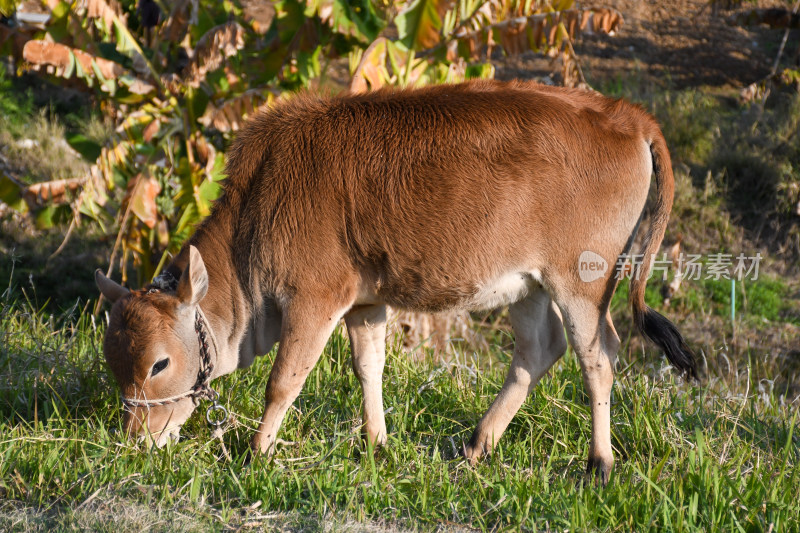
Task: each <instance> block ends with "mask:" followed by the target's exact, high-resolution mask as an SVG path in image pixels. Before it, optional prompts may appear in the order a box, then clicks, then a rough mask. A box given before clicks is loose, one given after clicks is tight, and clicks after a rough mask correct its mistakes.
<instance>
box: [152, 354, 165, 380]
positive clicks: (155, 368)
mask: <svg viewBox="0 0 800 533" xmlns="http://www.w3.org/2000/svg"><path fill="white" fill-rule="evenodd" d="M168 366H169V358H167V359H162V360H161V361H159V362H157V363H156V364H154V365H153V370H152V371H150V375H151V376H155V375H156V374H158V373H159V372H161V371H162V370H164V369H165V368H167V367H168Z"/></svg>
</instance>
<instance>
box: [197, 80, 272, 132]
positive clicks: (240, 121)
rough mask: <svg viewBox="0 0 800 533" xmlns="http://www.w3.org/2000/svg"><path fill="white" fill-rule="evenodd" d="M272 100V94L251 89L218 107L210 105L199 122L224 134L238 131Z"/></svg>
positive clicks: (221, 103)
mask: <svg viewBox="0 0 800 533" xmlns="http://www.w3.org/2000/svg"><path fill="white" fill-rule="evenodd" d="M272 99H273V94H272V93H269V92H268V93H266V94H265V93H264V91H263V90H262V89H251V90H249V91H247V92H245V93H243V94H241V95H239V96H237V97H235V98H231V99H230V100H225V101H223V102H219V103H217V104H216V105H215V104H213V103H209V104H208V106H207V107H206V111H205V113H203V116H202V117H200V118H199V119H197V121H198V122H200V123H201V124H203V125H204V126H206V127H212V126H213V127H214V128H216V129H218V130H219V131H222V132H228V131H238V130H239V128H241V127H242V125H244V122H245V120H246V119H247V117H248V116H250V115H252V114H253V113H255V112H256V111H258V109H259V108H260V107H261V106H263V105H267V104H269V103H270V102H271V101H272Z"/></svg>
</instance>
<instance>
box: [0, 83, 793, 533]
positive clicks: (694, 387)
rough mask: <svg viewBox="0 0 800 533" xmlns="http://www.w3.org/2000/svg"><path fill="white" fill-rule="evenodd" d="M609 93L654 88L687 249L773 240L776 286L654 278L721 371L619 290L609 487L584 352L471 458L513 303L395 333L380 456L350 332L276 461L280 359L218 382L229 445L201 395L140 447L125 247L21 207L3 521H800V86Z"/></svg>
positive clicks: (501, 363) (654, 288) (7, 329)
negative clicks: (89, 310) (121, 335)
mask: <svg viewBox="0 0 800 533" xmlns="http://www.w3.org/2000/svg"><path fill="white" fill-rule="evenodd" d="M3 83H8V80H5V81H4V80H3V77H2V75H0V112H2V114H3V115H4V116H8V117H13V120H11V119H9V120H8V121H6V122H5V124H6V126H4V127H6V132H7V135H8V136H10V137H9V138H10V139H12V140H15V139H18V138H20V136H21V135H22V133H20V132H25V131H26V128H27V126H26V125H29V124H39V126H37V128H39V130H41V131H45V130H46V127H45V125H44V122H42V123H37V122H36V121H37V120H45V121H47V120H50V118H49V117H51V115H49V114H45V115H38V114H37V111H36V108H39V107H41V106H42V105H45V104H46V102H45V103H42V102H35V101H34V100H33V99H32V97H31V96H29V95H28V96H23V97H22V98H18V97H16V96H13V95H12V91H6V90H3V89H2V84H3ZM16 92H17V94H25V93H24V91H22V92H20V91H16ZM604 92H607V93H611V94H616V95H617V96H626V97H628V98H631V99H633V100H636V101H639V102H642V103H644V104H645V106H646V107H647V108H648V109H650V110H651V111H653V112H654V113H655V114H656V115H657V117H658V118H659V120H660V121H661V123H662V125H663V129H664V132H665V135H666V136H667V138H668V143H669V145H670V148H671V151H672V153H673V162H674V166H675V169H676V173H675V177H676V198H675V206H674V209H673V216H672V220H671V222H670V228H669V231H668V237H667V239H668V242H670V240H671V239H674V238H675V236H676V235H678V234H679V233H680V234H682V235H683V249H684V250H685V251H686V252H688V253H700V254H704V255H708V254H709V253H718V252H730V253H734V254H736V253H739V252H745V253H746V254H750V253H752V252H755V251H761V252H762V253H763V254H764V256H765V260H764V263H763V270H762V273H761V275H760V278H759V280H758V281H754V282H745V284H744V285H742V284H738V285H737V286H736V291H737V292H736V305H737V307H736V322H735V324H731V323H730V305H731V301H730V282H729V281H727V280H719V281H717V280H713V279H712V280H706V279H700V280H696V281H692V280H684V282H683V284H682V286H681V289H680V291H679V292H678V294H677V295H676V296H675V297H674V298H673V301H672V304H671V307H670V308H669V309H667V310H665V309H663V302H662V298H661V295H660V287H659V284H658V283H655V282H651V283H650V284H649V285H648V289H647V301H648V303H649V304H650V305H651V306H653V307H655V308H657V309H659V310H661V311H663V312H664V313H665V314H666V315H667V316H669V317H670V318H672V319H673V320H674V321H675V322H676V323H677V324H678V325H679V327H680V328H681V329H682V331H683V332H684V333H686V334H687V338H689V339H690V343H691V344H692V346H693V347H695V348H696V349H697V352H698V353H700V354H701V356H702V357H703V359H704V361H705V362H706V363H707V373H708V375H707V379H706V380H705V381H704V382H703V383H702V384H690V383H685V382H683V381H681V380H679V379H677V378H675V377H674V376H673V375H672V374H671V373H670V371H669V368H668V367H667V366H665V362H664V360H663V359H661V358H660V356H659V354H657V353H656V352H654V351H653V350H652V349H651V348H648V349H647V350H645V349H643V348H642V343H641V341H640V339H639V337H638V336H631V333H630V316H629V314H630V311H629V309H628V306H627V304H626V303H625V300H626V287H625V285H623V286H622V287H621V288H620V290H619V291H618V293H617V295H616V296H615V299H614V302H613V306H612V307H613V315H614V317H615V322H616V324H617V327H618V330H619V331H620V334H621V335H622V337H623V339H624V341H625V345H624V347H623V349H622V350H621V354H620V359H621V360H620V363H619V365H618V376H617V381H616V384H615V387H614V392H613V396H612V400H613V408H612V442H613V445H614V448H615V453H616V457H617V465H616V469H615V471H614V474H613V477H612V480H611V483H610V484H609V485H608V486H607V487H605V488H598V487H594V486H593V485H591V484H588V485H587V484H584V478H583V470H584V467H585V461H586V456H587V446H588V439H589V427H590V426H589V422H590V420H589V409H588V406H587V405H586V397H585V394H584V391H583V385H582V381H581V377H580V371H579V368H578V365H577V362H576V360H575V357H574V355H573V354H572V353H568V354H567V355H566V356H565V357H564V358H563V359H562V360H561V361H560V362H559V363H558V364H557V365H556V366H555V367H554V369H553V370H552V371H551V372H550V374H549V375H548V376H547V377H545V379H544V380H543V381H542V383H541V384H540V385H539V387H537V389H536V390H535V392H534V394H533V395H532V396H531V397H530V398H529V399H528V401H527V402H526V403H525V405H524V406H523V408H522V410H521V412H520V413H519V414H518V415H517V417H516V418H515V419H514V421H513V422H512V424H511V426H510V427H509V430H508V433H507V434H506V435H505V436H504V437H503V440H502V442H501V444H500V447H499V449H498V450H497V451H496V453H495V454H494V455H493V456H492V457H491V458H490V459H488V460H486V461H484V462H482V463H481V464H479V465H477V466H476V467H470V466H468V465H467V464H465V463H464V462H463V461H462V460H460V459H459V458H458V455H457V450H458V448H460V446H461V444H462V443H463V442H464V441H466V440H467V439H468V438H469V436H470V434H471V431H472V428H473V427H474V425H475V423H476V422H477V420H478V418H479V417H480V416H481V414H482V413H483V412H484V411H485V410H486V408H487V407H488V405H489V403H490V402H491V400H492V399H493V398H494V396H495V395H496V393H497V392H498V390H499V388H500V386H501V383H502V380H503V377H504V373H505V371H506V369H507V366H508V363H509V361H510V350H511V349H512V344H511V336H510V334H509V332H508V330H507V329H505V328H504V325H505V322H504V321H503V315H502V313H495V314H493V315H492V317H493V318H495V319H496V320H494V319H493V320H492V322H493V323H495V325H498V324H499V326H500V327H499V328H498V329H493V330H492V331H487V332H486V333H487V337H488V338H490V339H491V340H492V347H491V348H490V350H489V352H488V353H480V354H475V353H473V352H471V351H469V349H467V348H465V347H462V349H461V351H459V352H458V354H457V356H456V357H455V358H454V359H453V361H452V362H450V363H438V362H435V361H433V360H430V359H429V360H421V361H420V360H417V359H411V358H409V357H407V356H406V355H405V354H403V353H401V352H400V351H399V350H398V349H397V348H396V347H395V348H392V349H391V350H390V352H389V356H388V365H387V369H386V373H385V402H386V405H385V407H386V408H387V410H388V411H389V413H388V414H387V421H388V425H389V432H390V436H389V438H390V444H389V446H388V447H387V448H385V449H382V450H379V451H378V452H377V453H376V454H373V453H370V452H369V451H367V450H364V449H363V447H362V445H361V443H360V442H359V439H358V437H357V435H358V432H359V429H358V428H359V423H360V422H359V412H360V405H359V404H360V398H361V395H360V391H359V387H358V386H357V383H356V380H355V378H354V376H353V375H352V372H351V371H350V361H349V358H350V354H349V345H348V342H347V340H346V338H345V337H344V336H343V334H342V332H341V331H337V332H336V333H335V334H334V336H333V337H332V339H331V341H330V342H329V344H328V346H327V348H326V350H325V354H324V355H323V357H322V359H321V361H320V363H319V365H317V367H316V368H315V369H314V371H313V373H312V374H311V376H310V378H309V380H308V382H307V384H306V387H305V388H304V390H303V393H302V395H301V397H300V398H299V399H298V401H297V402H296V403H295V406H294V407H293V408H292V410H290V412H289V415H288V416H287V420H286V422H285V424H284V426H283V429H282V433H281V435H280V436H281V438H283V439H284V440H286V441H289V443H288V444H286V445H284V446H283V447H281V448H280V449H279V451H278V454H277V456H276V457H275V459H274V460H273V461H271V462H265V461H260V460H256V461H254V462H253V463H252V464H246V459H247V450H248V441H249V439H250V437H251V435H252V431H253V429H254V427H255V424H256V419H257V418H258V417H259V416H260V414H261V404H262V398H263V387H264V385H265V383H266V379H267V376H268V372H269V368H270V361H271V358H272V355H267V356H265V357H264V358H262V360H260V361H258V362H256V363H255V364H254V365H253V367H252V368H250V369H247V370H241V371H238V372H236V373H234V374H232V375H230V376H227V377H225V378H222V379H220V380H218V382H217V383H216V384H215V385H216V386H217V388H218V389H219V390H220V392H221V393H222V396H223V399H224V403H225V405H226V406H227V407H229V408H230V409H231V411H232V412H233V413H234V418H233V421H232V423H231V425H230V427H229V428H227V430H226V432H225V434H224V435H223V437H222V441H218V440H215V439H213V438H212V437H211V435H210V431H209V429H208V428H207V427H206V426H205V424H204V422H203V420H202V414H203V413H202V412H200V413H196V414H195V415H194V417H193V418H192V419H191V420H190V421H189V423H188V424H187V426H185V428H184V431H183V433H184V435H186V438H185V439H184V440H182V441H180V442H179V443H177V444H175V445H172V446H170V447H168V448H166V449H163V450H155V449H148V448H146V447H144V446H143V445H141V444H134V443H130V442H127V441H125V440H124V439H122V438H121V437H120V435H119V431H120V429H121V420H120V405H119V399H118V396H117V389H116V385H115V384H114V382H113V379H111V378H110V376H109V374H108V372H107V370H106V366H105V363H104V361H103V359H102V355H101V353H100V346H101V339H102V334H103V330H104V324H103V319H102V317H98V318H97V319H95V320H93V319H92V318H91V317H90V316H89V315H88V314H85V313H84V312H83V309H84V304H85V298H86V295H93V294H94V289H93V287H92V279H91V272H92V270H93V268H94V266H95V265H96V266H101V265H103V266H105V265H104V250H106V251H107V249H108V248H109V247H110V244H111V243H109V242H102V241H101V240H98V239H97V238H96V236H93V234H92V233H91V232H87V233H80V232H79V235H78V238H75V239H73V241H72V242H71V244H70V248H68V249H66V250H65V251H64V252H63V253H62V254H61V255H60V256H58V257H56V258H54V259H50V260H48V257H49V254H50V252H52V251H53V250H54V249H55V247H56V246H57V245H58V243H59V242H60V239H59V238H58V237H59V236H58V235H51V234H49V233H43V232H38V233H35V234H31V233H30V232H28V231H26V230H22V229H20V228H17V225H16V224H15V223H14V221H13V220H12V221H9V220H3V221H0V223H1V224H2V225H0V234H1V235H2V239H0V251H2V252H3V253H4V254H6V255H9V256H13V257H15V258H17V263H16V265H15V261H13V260H12V261H2V262H0V279H10V278H12V269H13V278H14V280H15V282H18V283H20V285H23V286H24V287H25V289H26V291H27V292H26V293H21V292H20V291H7V292H6V293H5V294H4V295H3V297H2V298H0V336H2V337H1V338H0V530H4V531H5V530H7V531H62V530H75V529H80V530H87V529H88V530H99V531H114V532H117V533H119V532H124V531H141V530H144V529H148V530H153V531H207V530H210V529H214V530H225V529H251V528H267V529H278V530H340V529H343V530H361V529H364V530H375V529H378V528H380V529H393V530H423V531H427V530H446V531H450V530H452V531H460V530H464V529H472V528H476V529H482V530H519V529H523V530H548V531H549V530H564V529H570V530H580V531H584V530H603V531H607V530H610V531H631V530H634V531H644V530H661V529H668V530H673V531H697V530H704V531H729V530H737V531H769V530H772V531H798V530H800V523H798V518H797V517H798V516H800V466H798V464H800V437H799V436H798V430H800V427H799V426H798V410H800V370H798V357H797V355H798V353H797V350H796V346H797V339H798V338H800V337H799V336H798V331H799V330H798V325H800V307H798V306H800V298H798V297H797V295H798V294H800V285H798V277H797V267H796V264H795V263H796V261H795V259H796V257H797V256H798V250H800V245H798V243H800V241H799V240H797V235H798V234H800V232H799V231H798V227H800V225H798V223H797V220H798V219H797V218H796V217H794V218H792V217H793V216H794V215H792V214H791V213H792V212H793V211H792V210H793V209H794V208H795V204H796V202H797V201H798V198H800V197H798V196H797V194H798V185H797V183H798V182H797V177H796V176H797V168H800V149H798V146H800V145H798V144H797V143H796V138H795V137H796V132H797V125H798V121H800V97H798V96H797V95H786V94H776V95H774V96H772V97H770V100H769V101H768V102H769V103H768V105H767V106H766V107H763V108H762V107H759V106H750V107H741V106H738V105H737V104H734V103H733V102H732V99H731V98H730V97H729V96H726V95H721V94H712V93H711V92H709V91H705V90H696V89H692V90H687V91H682V92H674V91H659V92H654V91H652V90H646V89H642V87H641V86H637V85H636V84H635V83H633V84H629V83H619V84H617V85H616V86H614V87H608V88H607V90H605V91H604ZM38 93H39V92H38V91H37V92H36V94H38ZM3 106H5V107H3ZM12 107H13V109H12ZM56 107H58V106H57V105H56ZM62 107H65V106H62ZM6 110H8V111H6ZM56 111H58V109H56ZM62 111H63V110H62ZM56 114H57V115H58V117H59V119H58V121H51V122H55V126H53V127H56V128H60V129H58V131H56V132H55V133H53V131H50V133H48V135H57V136H61V137H64V136H66V137H68V138H69V139H70V143H71V144H73V145H74V146H77V147H78V148H79V151H81V150H84V151H87V150H88V151H91V150H92V149H93V146H94V147H95V148H96V145H97V144H100V143H102V140H103V137H104V135H106V134H107V128H108V126H107V125H106V124H103V123H102V122H101V121H98V120H96V119H92V118H91V116H88V117H86V116H83V115H81V114H80V113H78V114H69V113H65V112H57V113H56ZM40 116H41V117H44V118H42V119H39V118H37V117H40ZM51 125H52V124H51ZM51 125H47V127H50V126H51ZM30 129H32V130H33V129H36V128H33V127H31V128H30ZM0 135H2V132H0ZM51 159H54V158H51ZM34 174H35V172H34ZM34 174H31V176H33V175H34ZM42 176H44V174H42ZM31 179H34V178H31ZM81 231H83V230H81ZM65 272H66V273H68V275H64V273H65ZM81 273H82V274H81ZM26 294H27V295H29V296H30V297H31V298H32V300H33V301H30V300H28V299H27V298H28V296H26ZM78 296H80V297H82V298H83V300H81V303H80V304H76V305H74V306H71V305H72V302H75V301H76V300H75V298H76V297H78ZM38 302H44V303H41V304H40V303H38ZM70 306H71V307H70ZM64 309H66V310H64Z"/></svg>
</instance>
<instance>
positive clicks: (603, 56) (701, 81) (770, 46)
mask: <svg viewBox="0 0 800 533" xmlns="http://www.w3.org/2000/svg"><path fill="white" fill-rule="evenodd" d="M772 6H782V7H786V5H785V4H782V3H776V2H774V1H759V2H757V3H756V4H743V6H742V7H741V8H739V10H743V9H752V8H755V7H772ZM582 7H613V8H615V9H617V10H618V11H620V12H621V13H622V15H623V17H624V19H625V23H624V24H623V26H622V29H621V30H620V32H619V33H618V34H617V35H614V36H584V37H581V38H580V39H579V40H578V41H577V42H576V43H575V51H576V53H577V54H578V56H579V59H580V62H581V67H582V69H583V72H584V75H585V76H586V78H587V80H588V81H589V83H590V84H592V85H594V86H597V87H602V86H603V84H606V83H611V82H615V81H625V80H629V79H630V78H631V77H632V76H634V77H637V76H638V77H640V78H642V81H645V82H647V83H653V84H654V85H656V86H661V87H669V88H675V89H680V88H686V87H699V86H708V87H730V88H742V87H745V86H747V85H749V84H751V83H753V82H755V81H758V80H760V79H762V78H763V77H765V76H766V75H768V74H769V73H770V70H771V68H772V64H773V62H774V61H775V57H776V55H777V52H778V48H779V46H780V41H781V39H782V38H783V30H776V29H771V28H768V27H766V26H752V27H747V28H742V27H737V26H733V25H730V24H728V22H727V20H728V18H729V17H730V16H731V15H732V14H733V13H735V12H736V11H737V10H730V11H729V10H717V11H715V10H714V9H712V7H711V6H710V4H709V2H708V0H663V1H656V0H644V1H641V0H597V1H592V2H587V3H585V4H583V5H582ZM798 33H800V32H797V31H794V32H793V33H792V34H790V39H789V42H788V43H787V45H786V51H785V52H784V55H783V60H784V62H794V61H796V60H797V50H798V36H797V34H798ZM559 61H560V60H559ZM559 69H560V64H556V65H553V64H552V62H551V60H549V59H547V58H543V57H541V56H537V55H535V54H533V53H529V54H523V55H521V56H518V57H512V58H508V59H507V60H506V61H504V62H502V63H501V64H499V65H498V69H497V75H496V77H497V78H500V79H511V78H533V77H546V76H548V75H550V74H552V73H553V72H554V71H556V72H557V71H558V70H559ZM553 77H554V80H555V81H556V82H558V80H559V78H560V74H558V73H557V74H555V75H554V76H553Z"/></svg>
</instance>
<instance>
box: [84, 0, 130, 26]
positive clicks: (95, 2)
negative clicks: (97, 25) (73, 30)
mask: <svg viewBox="0 0 800 533" xmlns="http://www.w3.org/2000/svg"><path fill="white" fill-rule="evenodd" d="M85 6H86V17H87V18H90V19H95V18H99V19H103V23H104V24H105V25H106V28H109V29H110V28H112V27H113V25H114V19H116V18H119V20H120V22H122V23H123V24H125V25H127V18H128V15H127V13H125V12H124V11H123V10H122V6H121V5H120V3H119V2H117V1H116V0H85Z"/></svg>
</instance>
